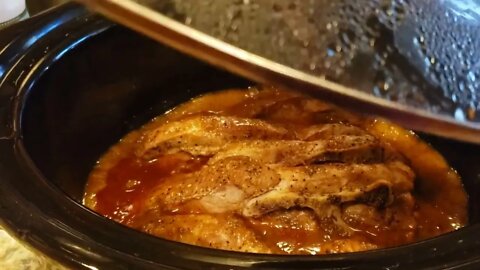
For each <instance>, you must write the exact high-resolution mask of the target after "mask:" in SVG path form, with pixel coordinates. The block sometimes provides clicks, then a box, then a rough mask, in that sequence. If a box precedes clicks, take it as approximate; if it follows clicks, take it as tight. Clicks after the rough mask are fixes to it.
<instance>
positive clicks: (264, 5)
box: [78, 0, 480, 143]
mask: <svg viewBox="0 0 480 270" xmlns="http://www.w3.org/2000/svg"><path fill="white" fill-rule="evenodd" d="M78 1H79V2H82V3H84V4H86V5H87V6H89V7H91V8H92V9H94V10H95V11H98V12H100V13H102V14H104V15H106V16H107V17H109V18H111V19H113V20H115V21H117V22H119V23H121V24H124V25H126V26H129V27H131V28H133V29H135V30H136V31H139V32H142V33H144V34H146V35H148V36H150V37H152V38H154V39H156V40H158V41H160V42H163V43H166V44H168V45H170V46H173V47H175V48H176V49H179V50H181V51H183V52H185V53H188V54H191V55H193V56H195V57H198V58H200V59H202V60H204V61H208V62H210V63H212V64H215V65H217V66H221V67H223V68H225V69H228V70H230V71H232V72H235V73H237V74H240V75H242V76H245V77H247V78H249V79H252V80H254V81H257V82H259V83H269V84H274V85H278V86H283V87H286V88H290V89H293V90H298V91H304V92H307V93H309V94H313V95H315V96H318V97H320V98H324V99H328V100H330V101H331V102H334V103H337V104H339V105H341V106H348V108H351V109H355V110H359V111H362V112H370V113H374V114H379V115H382V116H385V117H387V118H390V119H392V120H394V121H396V122H399V123H400V124H402V125H404V126H406V127H408V128H413V129H416V130H420V131H424V132H429V133H434V134H437V135H441V136H446V137H450V138H456V139H460V140H465V141H470V142H476V143H480V113H477V111H478V110H480V91H479V88H480V81H479V80H478V79H477V78H479V77H480V1H479V0H418V1H414V0H357V1H351V0H337V1H331V0H202V1H196V0H78Z"/></svg>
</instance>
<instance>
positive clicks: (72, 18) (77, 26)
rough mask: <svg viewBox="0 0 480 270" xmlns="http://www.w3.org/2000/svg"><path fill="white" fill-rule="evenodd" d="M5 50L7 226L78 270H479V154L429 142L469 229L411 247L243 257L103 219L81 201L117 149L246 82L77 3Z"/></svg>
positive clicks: (3, 211)
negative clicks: (465, 202) (457, 193)
mask: <svg viewBox="0 0 480 270" xmlns="http://www.w3.org/2000/svg"><path fill="white" fill-rule="evenodd" d="M0 46H1V47H2V48H4V49H3V50H1V53H0V63H1V64H0V76H1V82H0V153H2V154H0V218H1V220H2V222H3V225H5V226H6V227H7V228H9V229H10V230H11V231H12V232H13V233H14V234H15V235H16V236H17V237H19V238H22V239H23V240H24V241H25V242H27V243H29V244H30V245H32V246H34V247H35V248H37V249H39V250H41V251H42V252H44V253H46V254H47V255H49V256H52V257H53V258H55V259H57V260H59V261H61V262H63V263H65V264H67V265H69V266H71V267H74V268H87V267H90V266H93V267H97V268H98V269H161V268H166V269H206V268H208V269H231V268H263V269H267V268H276V269H279V268H281V269H318V268H337V269H353V268H355V269H375V268H383V269H409V268H410V269H421V268H428V269H444V268H477V267H480V224H479V219H480V218H479V206H480V202H479V201H478V200H479V199H480V194H478V193H479V192H480V166H479V165H478V164H480V149H479V147H478V146H472V145H466V144H459V143H454V142H450V141H446V140H442V139H437V138H428V139H429V140H430V141H431V142H432V143H433V144H434V145H435V146H436V147H438V148H439V149H440V150H442V152H443V153H444V154H445V155H446V156H447V158H448V159H449V160H450V161H451V162H452V164H453V165H454V166H455V167H456V168H457V169H458V170H459V172H460V174H461V175H462V176H463V178H464V181H465V186H466V188H467V190H468V192H469V195H470V216H471V223H472V224H471V225H470V226H468V227H467V228H464V229H462V230H460V231H458V232H455V233H450V234H447V235H445V236H442V237H438V238H435V239H432V240H428V241H424V242H420V243H416V244H413V245H409V246H403V247H399V248H393V249H384V250H378V251H372V252H364V253H356V254H344V255H331V256H318V257H313V256H265V255H255V254H242V253H235V252H226V251H218V250H210V249H205V248H200V247H194V246H190V245H184V244H179V243H174V242H171V241H165V240H162V239H159V238H154V237H151V236H148V235H144V234H142V233H139V232H136V231H133V230H131V229H128V228H125V227H123V226H121V225H118V224H116V223H114V222H112V221H109V220H107V219H105V218H103V217H101V216H98V215H96V214H95V213H93V212H91V211H89V210H88V209H86V208H84V207H83V206H81V205H80V204H79V200H80V198H81V195H82V191H83V185H84V183H85V180H86V176H87V174H88V172H89V170H90V169H91V167H92V166H93V165H94V164H95V161H96V160H97V159H98V157H99V156H100V155H101V154H102V153H103V152H104V151H105V150H106V149H107V148H108V147H109V146H110V145H111V144H113V143H115V142H116V141H117V140H118V139H119V138H121V137H122V136H123V135H124V134H125V133H126V132H128V131H130V130H132V129H134V128H137V127H138V126H140V125H141V124H143V123H145V122H146V121H148V120H149V119H150V118H152V117H153V116H155V115H157V114H159V113H162V112H164V111H165V110H167V109H169V108H171V107H172V106H174V105H175V104H178V103H180V102H183V101H185V100H187V99H189V98H190V97H192V96H195V95H197V94H199V93H202V92H204V91H214V90H217V89H224V88H228V87H235V86H239V87H243V86H246V85H249V82H246V81H245V80H243V79H241V78H238V77H235V76H233V75H230V74H228V73H225V72H222V71H219V70H217V69H214V68H211V67H209V66H208V65H205V64H203V63H200V62H198V61H196V60H193V59H191V58H189V57H186V56H183V55H181V54H179V53H176V52H175V51H172V50H171V49H168V48H166V47H163V46H162V45H159V44H156V43H155V42H153V41H151V40H148V39H146V38H144V37H141V36H139V35H137V34H135V33H132V32H130V31H128V30H125V29H123V28H120V27H117V26H112V25H111V23H109V22H108V21H105V20H103V19H101V18H98V17H96V16H92V15H90V14H89V13H88V12H85V11H84V10H83V9H81V8H78V7H77V6H75V5H71V4H69V5H67V6H64V7H62V8H60V9H57V10H54V11H51V12H50V13H49V14H45V15H42V16H41V17H38V18H34V19H33V20H29V21H26V22H24V23H21V24H19V25H17V26H16V27H15V28H10V29H7V30H6V31H5V32H3V33H0ZM219 102H221V101H219Z"/></svg>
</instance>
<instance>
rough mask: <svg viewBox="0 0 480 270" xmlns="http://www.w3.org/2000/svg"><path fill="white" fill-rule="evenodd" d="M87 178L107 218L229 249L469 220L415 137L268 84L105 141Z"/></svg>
mask: <svg viewBox="0 0 480 270" xmlns="http://www.w3.org/2000/svg"><path fill="white" fill-rule="evenodd" d="M219 100H220V101H219ZM419 151H421V154H419ZM90 180H91V181H92V182H93V183H89V186H88V187H87V193H86V195H85V198H86V200H85V202H86V204H87V205H88V206H90V207H92V208H94V209H95V210H97V211H99V212H101V213H102V214H104V215H107V216H109V217H112V218H114V219H116V220H118V221H120V222H122V223H124V224H126V225H128V226H131V227H134V228H136V229H139V230H142V231H145V232H148V233H150V234H153V235H157V236H160V237H164V238H167V239H171V240H175V241H180V242H184V243H190V244H194V245H200V246H206V247H211V248H218V249H226V250H235V251H246V252H258V253H280V254H325V253H340V252H353V251H362V250H369V249H374V248H381V247H389V246H394V245H400V244H405V243H410V242H412V241H415V240H419V239H423V238H425V237H426V236H435V235H438V234H440V233H443V232H447V231H451V230H454V229H457V228H459V227H460V226H461V225H463V224H464V223H465V221H466V211H465V209H466V196H465V193H464V192H463V189H462V187H461V182H460V181H459V178H458V175H456V173H455V172H454V171H453V170H452V169H450V167H449V166H448V164H447V163H446V162H445V160H444V159H443V158H442V157H441V156H440V155H439V154H438V153H436V152H435V151H433V150H432V149H431V148H429V146H428V145H426V144H425V143H423V142H421V141H420V140H419V139H418V138H416V137H415V135H413V134H412V133H410V132H408V131H405V130H403V129H401V128H399V127H397V126H395V125H393V124H391V123H388V122H385V121H383V120H379V119H375V120H372V119H365V118H362V117H361V116H358V115H354V114H352V113H349V112H347V111H344V110H341V109H339V108H337V107H335V106H333V105H330V104H328V103H325V102H322V101H318V100H315V99H312V98H309V97H305V96H301V95H299V94H297V93H290V92H284V91H278V90H275V89H267V90H265V91H258V90H255V89H253V90H248V91H235V90H231V91H226V92H220V93H215V94H212V95H206V96H203V97H200V98H198V99H195V100H193V101H191V102H189V103H186V104H183V105H181V106H180V107H179V108H177V109H175V110H173V111H172V112H170V113H168V114H167V115H166V116H164V117H160V118H158V119H156V120H154V121H153V122H151V123H150V124H148V125H146V126H145V127H144V128H142V129H141V130H139V131H136V132H134V133H131V134H130V135H129V136H128V137H126V139H125V140H123V141H122V142H120V143H119V145H118V146H116V147H114V148H112V149H111V151H110V152H109V153H108V154H107V155H106V157H105V158H103V159H102V160H101V161H100V165H99V167H98V168H97V169H96V170H95V171H94V172H93V173H92V175H91V178H90ZM414 189H415V190H414ZM430 190H434V192H432V193H431V194H430V193H428V192H429V191H430ZM414 191H415V192H414ZM414 194H415V196H423V199H419V197H414ZM122 198H123V200H121V199H122ZM420 198H421V197H420ZM433 199H435V201H433ZM432 217H434V218H433V219H437V220H433V221H432Z"/></svg>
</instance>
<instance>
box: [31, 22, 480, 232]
mask: <svg viewBox="0 0 480 270" xmlns="http://www.w3.org/2000/svg"><path fill="white" fill-rule="evenodd" d="M250 84H251V83H250V82H248V81H246V80H244V79H241V78H239V77H236V76H234V75H231V74H229V73H226V72H223V71H220V70H218V69H215V68H212V67H210V66H208V65H205V64H203V63H201V62H199V61H196V60H193V59H191V58H189V57H186V56H184V55H182V54H179V53H177V52H175V51H173V50H171V49H169V48H166V47H163V46H161V45H159V44H157V43H156V42H154V41H151V40H149V39H146V38H144V37H141V36H139V35H137V34H134V33H132V32H130V31H128V30H125V29H121V28H112V29H110V30H108V31H107V32H105V33H103V34H101V35H99V36H97V37H94V38H92V39H90V40H88V41H87V42H86V43H84V44H82V45H81V46H79V47H77V48H76V49H74V50H73V51H71V52H70V53H68V54H67V55H65V56H64V57H63V58H62V59H61V61H58V62H57V63H55V64H54V65H53V66H52V67H50V69H49V70H48V71H47V72H46V73H45V74H44V75H43V76H42V77H41V79H40V80H39V81H38V82H37V83H36V85H35V87H33V89H32V90H31V92H30V93H29V97H28V99H27V102H26V104H25V110H24V114H23V118H22V128H23V134H24V140H25V145H26V148H27V149H28V151H29V153H30V154H31V157H32V159H33V160H34V162H35V163H36V164H37V166H38V167H39V169H40V170H41V171H42V172H43V174H44V175H45V176H46V177H47V178H48V179H49V180H51V181H53V182H54V183H55V184H56V185H57V186H58V187H60V188H61V189H62V190H63V191H65V192H66V193H67V194H68V195H70V196H71V197H72V198H74V199H75V200H77V201H80V200H81V196H82V193H83V186H84V184H85V181H86V178H87V175H88V173H89V171H90V170H91V168H92V166H94V164H95V162H96V160H97V159H98V158H99V156H100V155H101V154H102V153H103V152H104V151H106V150H107V149H108V147H109V146H110V145H112V144H114V143H115V142H116V141H118V140H119V139H120V138H121V137H122V136H123V135H124V134H126V133H127V132H128V131H130V130H132V129H135V128H137V127H139V126H140V125H142V124H144V123H145V122H147V121H148V120H149V119H151V118H153V117H154V116H156V115H158V114H161V113H162V112H165V111H166V110H168V109H170V108H172V107H173V106H175V105H176V104H179V103H181V102H183V101H186V100H188V99H189V98H191V97H193V96H196V95H198V94H200V93H203V92H205V91H215V90H220V89H225V88H231V87H246V86H248V85H250ZM219 102H221V101H219ZM425 138H426V139H427V140H428V141H429V142H431V143H432V144H433V145H434V147H436V148H437V149H439V150H440V151H441V152H442V153H443V154H444V155H445V156H446V157H447V159H448V160H449V161H450V162H451V164H452V165H453V166H454V167H455V168H456V169H457V170H458V171H459V172H460V174H461V175H462V177H463V179H464V183H465V186H466V189H467V191H468V193H469V196H470V221H471V223H477V222H478V220H479V214H480V211H479V207H480V201H479V199H480V196H479V195H480V194H479V192H480V165H479V164H480V154H479V153H480V147H478V146H472V145H467V144H462V143H456V142H452V141H448V140H443V139H439V138H433V137H428V136H425Z"/></svg>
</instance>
